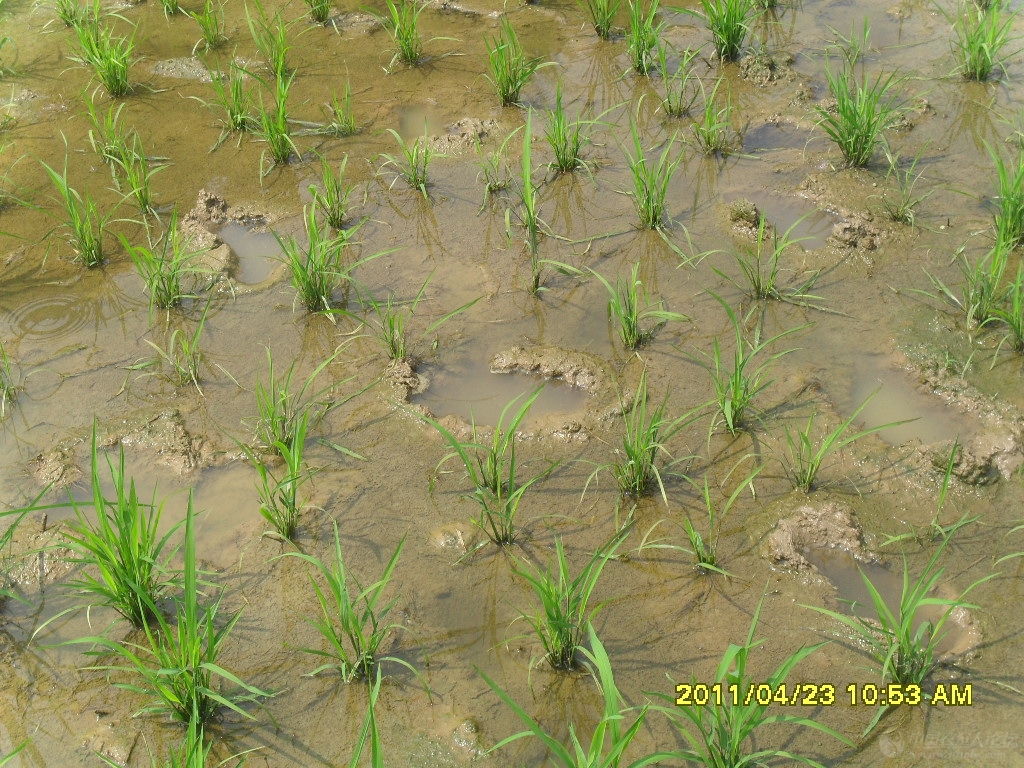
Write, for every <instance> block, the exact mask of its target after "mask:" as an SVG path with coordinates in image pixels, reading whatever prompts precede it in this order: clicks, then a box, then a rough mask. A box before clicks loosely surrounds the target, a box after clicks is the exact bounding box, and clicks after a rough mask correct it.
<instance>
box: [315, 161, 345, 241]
mask: <svg viewBox="0 0 1024 768" xmlns="http://www.w3.org/2000/svg"><path fill="white" fill-rule="evenodd" d="M347 166H348V155H345V157H344V158H342V160H341V163H339V164H338V170H337V172H335V171H334V169H333V168H332V167H331V164H330V163H328V162H327V158H326V157H323V156H322V155H321V156H320V187H321V188H318V187H316V186H315V185H312V184H311V185H310V187H309V194H310V195H311V196H312V198H313V206H314V208H316V209H317V210H319V211H320V213H321V214H323V217H324V221H326V222H327V225H328V226H329V227H333V228H334V229H341V228H342V227H343V226H345V216H346V215H347V214H348V198H349V196H350V195H351V194H352V187H351V186H350V185H348V184H346V183H345V168H346V167H347Z"/></svg>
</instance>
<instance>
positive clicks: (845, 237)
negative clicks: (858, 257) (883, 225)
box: [828, 214, 882, 251]
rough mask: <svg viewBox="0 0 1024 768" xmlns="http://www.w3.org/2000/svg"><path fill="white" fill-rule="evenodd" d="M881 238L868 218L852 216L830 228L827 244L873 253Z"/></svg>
mask: <svg viewBox="0 0 1024 768" xmlns="http://www.w3.org/2000/svg"><path fill="white" fill-rule="evenodd" d="M881 238H882V231H881V230H880V229H879V228H878V227H876V226H874V225H873V224H872V223H871V219H870V217H868V216H864V215H862V214H854V215H853V216H851V217H850V218H849V219H847V220H846V221H841V222H839V223H838V224H836V225H835V226H834V227H832V235H831V237H829V239H828V242H829V244H830V245H831V246H833V247H834V248H844V249H847V248H855V249H857V250H860V251H873V250H875V249H876V248H878V243H879V241H880V240H881Z"/></svg>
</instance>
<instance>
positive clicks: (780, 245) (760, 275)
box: [712, 214, 819, 306]
mask: <svg viewBox="0 0 1024 768" xmlns="http://www.w3.org/2000/svg"><path fill="white" fill-rule="evenodd" d="M808 215H809V214H808ZM806 218H807V216H801V217H800V218H799V219H797V220H796V221H794V222H793V223H792V224H791V225H790V227H789V229H787V230H786V231H785V232H783V233H782V234H781V235H780V234H779V232H778V230H777V229H775V227H773V226H771V225H770V224H768V222H767V221H766V220H765V218H764V216H759V217H758V222H757V235H756V237H755V240H754V247H753V248H745V249H744V250H743V251H742V252H735V253H734V254H733V255H734V256H735V257H736V263H737V264H738V265H739V267H740V271H741V272H742V273H743V278H742V279H741V280H737V279H734V278H732V277H730V276H729V275H727V274H725V273H724V272H722V271H721V270H719V269H717V268H715V267H712V269H713V270H714V271H715V272H716V273H718V274H719V275H721V276H722V277H724V278H725V279H726V280H728V281H729V282H731V283H732V284H733V285H735V286H736V287H737V288H740V289H741V290H744V291H746V294H747V296H748V297H749V298H750V299H752V300H754V301H782V302H786V303H789V304H797V305H800V306H815V305H808V302H809V301H815V300H818V298H819V297H817V296H814V295H812V294H810V293H808V291H810V290H811V288H812V287H813V286H814V283H815V282H816V281H817V279H818V273H817V272H812V273H811V274H810V276H809V277H808V278H806V279H805V280H804V281H803V282H801V283H798V284H797V285H791V286H788V287H786V288H782V287H781V286H780V285H779V281H780V278H781V273H782V268H781V267H780V266H779V264H780V261H781V260H782V257H783V255H784V254H785V252H786V251H787V250H788V249H789V248H790V247H792V246H794V245H797V244H799V243H800V242H802V241H803V240H806V239H807V238H804V237H793V232H794V230H796V228H797V227H799V226H800V225H801V224H802V223H803V221H804V219H806ZM769 235H770V238H769Z"/></svg>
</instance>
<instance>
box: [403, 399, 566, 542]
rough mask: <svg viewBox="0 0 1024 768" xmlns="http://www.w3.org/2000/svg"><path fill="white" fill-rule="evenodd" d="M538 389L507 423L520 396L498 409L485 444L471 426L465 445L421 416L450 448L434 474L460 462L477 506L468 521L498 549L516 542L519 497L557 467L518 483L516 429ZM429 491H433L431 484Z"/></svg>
mask: <svg viewBox="0 0 1024 768" xmlns="http://www.w3.org/2000/svg"><path fill="white" fill-rule="evenodd" d="M541 389H543V387H538V388H537V389H536V390H534V392H533V393H532V394H531V395H530V396H529V397H527V398H526V400H524V401H523V403H522V405H520V406H519V409H518V410H517V411H516V412H515V413H514V414H513V415H512V417H511V419H509V420H508V421H507V422H506V417H507V416H508V414H509V411H510V409H511V408H512V407H513V406H515V404H516V403H517V402H519V400H520V398H521V397H522V396H520V397H517V398H515V399H514V400H512V401H511V402H510V403H509V404H508V405H506V406H505V407H504V408H503V409H502V411H501V416H499V418H498V423H497V425H496V426H495V427H494V432H493V434H492V436H491V440H490V443H489V444H485V443H483V442H481V440H480V437H479V434H478V432H477V429H476V426H475V425H474V427H473V437H472V440H470V441H468V442H467V441H463V440H459V439H458V438H457V437H455V435H453V434H452V433H451V432H449V431H448V430H447V429H446V428H445V427H443V426H442V425H441V424H440V423H438V422H437V421H435V420H434V419H431V418H430V417H429V416H422V417H421V418H422V419H423V420H424V421H426V422H427V423H428V424H429V425H430V426H432V427H433V428H434V429H436V430H437V432H438V433H439V434H440V435H441V437H443V438H444V439H445V440H446V441H447V442H448V444H449V445H450V446H451V447H452V453H449V454H448V455H447V456H445V457H444V458H443V459H441V461H440V462H438V465H437V468H436V469H435V471H434V472H435V474H437V472H438V471H439V470H440V469H441V467H442V466H444V465H445V464H446V463H448V461H449V460H451V459H455V458H457V459H459V461H461V462H462V465H463V467H465V469H466V473H467V474H468V475H469V479H470V482H471V483H472V484H473V492H472V494H470V495H469V498H472V499H473V501H475V502H476V503H477V504H478V505H479V507H480V516H479V517H474V518H472V522H473V525H475V526H477V527H478V528H479V529H480V530H481V531H483V532H484V534H485V535H486V536H487V539H488V540H490V541H492V542H493V543H495V544H497V545H498V546H499V547H504V546H508V545H510V544H514V543H515V541H516V537H517V536H518V534H519V531H518V529H517V528H516V514H517V513H518V511H519V504H520V503H521V502H522V499H523V494H525V493H526V491H528V490H529V489H530V488H531V487H532V486H533V485H534V484H536V483H538V482H540V481H541V480H543V479H544V478H546V477H547V476H548V475H550V474H551V473H552V472H553V471H554V470H555V468H556V467H557V466H558V462H552V463H551V464H550V465H549V466H548V467H547V468H546V469H544V470H541V471H540V472H538V473H536V474H535V475H533V476H532V477H530V478H529V479H527V480H526V481H525V482H522V481H520V480H519V477H518V475H519V472H520V469H521V466H520V464H519V460H518V458H517V457H516V430H517V429H519V425H520V424H521V423H522V421H523V419H525V418H526V414H527V413H528V412H529V410H530V406H532V405H533V403H534V401H535V400H536V399H537V397H538V395H540V392H541ZM431 488H433V481H432V482H431ZM484 544H486V542H481V543H480V544H479V545H478V547H477V548H478V549H479V547H482V546H484Z"/></svg>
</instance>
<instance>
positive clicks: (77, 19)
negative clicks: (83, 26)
mask: <svg viewBox="0 0 1024 768" xmlns="http://www.w3.org/2000/svg"><path fill="white" fill-rule="evenodd" d="M54 10H56V12H57V18H58V19H60V20H61V21H63V22H64V26H65V27H77V26H78V25H79V24H80V23H82V22H83V21H85V20H86V19H87V18H88V15H89V8H88V6H82V5H80V4H79V3H78V0H55V4H54Z"/></svg>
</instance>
